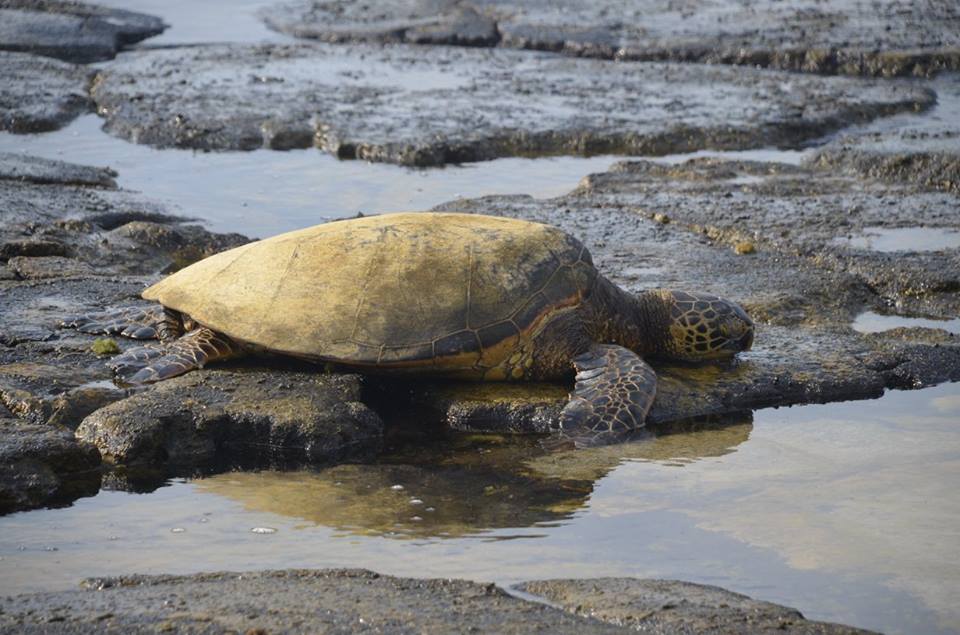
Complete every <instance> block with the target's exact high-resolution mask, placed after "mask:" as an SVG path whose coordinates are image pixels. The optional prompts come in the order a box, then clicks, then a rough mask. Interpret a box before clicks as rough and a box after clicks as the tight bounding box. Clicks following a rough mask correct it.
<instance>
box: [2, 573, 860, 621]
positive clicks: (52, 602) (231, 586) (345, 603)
mask: <svg viewBox="0 0 960 635" xmlns="http://www.w3.org/2000/svg"><path fill="white" fill-rule="evenodd" d="M564 583H566V584H568V585H569V586H570V587H574V585H582V586H585V587H587V588H589V587H590V585H594V586H597V587H604V586H609V587H611V595H613V593H614V591H615V590H622V591H624V595H623V596H620V595H617V596H614V597H613V598H610V599H607V598H603V600H604V602H603V605H604V606H603V608H606V611H604V612H599V613H600V614H598V615H597V616H586V615H576V614H574V613H573V610H572V609H569V610H564V609H563V608H555V607H553V606H548V605H547V604H545V603H540V602H537V601H531V600H525V599H520V598H517V597H514V596H512V595H509V594H508V593H507V592H505V591H503V590H502V589H500V588H499V587H497V586H495V585H493V584H482V583H477V582H468V581H465V580H449V579H426V580H419V579H413V578H395V577H391V576H385V575H380V574H377V573H373V572H371V571H364V570H350V569H346V570H342V569H341V570H337V569H333V570H315V571H308V570H288V571H260V572H255V573H242V574H241V573H203V574H197V575H193V576H124V577H119V578H98V579H91V580H87V581H85V582H84V584H83V586H84V587H85V588H84V589H82V590H78V591H67V592H62V593H38V594H32V595H20V596H16V597H13V598H6V599H5V600H4V601H3V602H2V608H3V611H2V612H0V626H3V627H5V628H8V629H14V628H15V629H17V630H18V631H19V632H23V633H35V632H41V631H42V632H45V633H75V632H86V631H88V630H96V631H97V632H107V633H115V632H124V633H128V632H147V631H150V632H153V631H165V630H170V631H189V632H198V631H199V632H204V633H224V632H246V633H259V632H264V633H265V632H270V633H275V632H311V633H347V632H350V633H356V632H363V633H365V632H374V633H383V632H391V633H452V632H470V631H476V632H485V633H570V634H576V635H580V634H583V633H628V632H635V631H634V630H633V629H632V628H631V627H632V626H633V624H627V623H619V622H618V621H617V620H616V619H615V617H614V616H615V612H614V609H613V608H612V606H611V605H614V604H615V603H616V602H617V597H623V598H624V601H623V602H622V603H621V605H620V607H619V608H620V609H621V610H622V611H624V612H627V611H629V610H630V608H629V607H630V606H640V605H642V604H643V603H644V602H646V603H647V604H652V603H655V602H660V603H661V605H660V606H659V607H657V608H658V609H659V613H660V614H667V613H669V614H670V617H669V618H661V620H660V621H659V623H664V622H665V623H667V624H669V625H671V626H673V627H675V629H676V630H672V631H666V630H662V629H661V630H653V631H652V632H655V633H661V632H672V633H676V632H694V631H695V630H696V627H697V626H701V625H704V624H716V625H717V626H718V627H720V628H718V629H717V630H716V631H713V630H711V631H705V632H736V633H739V632H751V631H749V630H746V629H741V628H740V627H741V625H743V624H744V623H745V625H746V626H749V625H760V624H762V625H764V626H766V625H767V624H773V623H774V620H776V619H777V618H776V617H775V616H782V620H781V624H782V625H783V629H784V630H783V631H782V632H787V633H824V634H826V633H862V632H864V631H859V630H857V629H852V628H846V627H840V626H838V625H833V624H823V623H819V622H806V621H805V620H804V619H803V617H802V616H801V615H800V614H799V613H798V612H797V611H794V610H792V609H787V608H785V607H779V606H777V605H773V604H768V603H765V602H755V601H752V600H750V599H749V598H746V597H745V596H742V595H737V594H734V593H728V592H726V591H723V590H721V589H715V588H712V587H702V586H699V585H684V584H682V583H672V582H660V581H647V580H626V579H621V580H612V581H611V580H602V579H601V580H583V581H553V582H551V583H548V584H552V585H553V586H552V587H550V588H545V590H552V589H557V588H561V586H560V585H561V584H564ZM528 584H531V585H532V584H536V583H528ZM614 585H616V587H615V588H614ZM538 588H539V587H538ZM584 595H586V594H584ZM721 596H722V597H724V598H727V599H729V600H730V601H731V602H734V604H733V605H732V606H727V607H724V606H720V605H719V603H718V602H717V600H718V599H719V598H720V597H721ZM534 599H535V598H534ZM598 604H599V603H598ZM664 605H672V606H673V607H675V608H673V609H672V610H668V609H664V608H663V607H664ZM750 611H755V612H757V613H759V614H755V615H753V616H752V617H753V619H752V620H751V619H750V617H748V615H747V613H748V612H750ZM761 611H762V613H760V612H761ZM738 618H739V619H738ZM650 622H651V623H657V622H655V621H654V620H650ZM645 625H646V624H645ZM724 626H727V627H731V628H733V629H736V630H725V631H724V630H723V627H724ZM752 632H767V631H752ZM771 632H772V631H771Z"/></svg>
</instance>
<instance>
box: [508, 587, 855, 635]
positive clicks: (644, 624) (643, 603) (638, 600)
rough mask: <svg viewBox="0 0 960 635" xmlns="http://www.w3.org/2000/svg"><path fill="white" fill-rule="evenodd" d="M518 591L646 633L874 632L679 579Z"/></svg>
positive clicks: (812, 633)
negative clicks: (820, 620)
mask: <svg viewBox="0 0 960 635" xmlns="http://www.w3.org/2000/svg"><path fill="white" fill-rule="evenodd" d="M516 588H518V589H520V590H521V591H523V592H525V593H530V594H532V595H535V596H539V597H543V598H545V599H547V600H549V601H550V602H552V603H554V604H556V605H559V606H561V607H562V608H564V609H565V610H567V611H570V612H572V613H575V614H577V615H585V616H587V615H588V616H590V617H593V618H596V619H600V620H603V621H605V622H612V623H614V624H621V625H623V626H625V627H628V628H630V629H631V630H634V631H641V632H644V633H656V634H660V633H662V634H664V635H666V634H671V635H672V634H674V633H751V634H752V633H769V634H770V635H773V634H775V633H797V634H798V635H799V634H801V633H803V634H809V635H819V634H822V635H828V634H831V633H834V634H836V635H842V634H851V635H852V634H854V633H869V632H872V631H865V630H861V629H859V628H853V627H851V626H843V625H841V624H831V623H828V622H812V621H808V620H806V619H805V618H804V617H803V615H802V614H801V613H800V611H797V610H796V609H791V608H788V607H785V606H781V605H779V604H772V603H770V602H761V601H758V600H754V599H752V598H749V597H747V596H746V595H741V594H739V593H732V592H730V591H727V590H726V589H721V588H719V587H715V586H706V585H702V584H692V583H690V582H679V581H676V580H636V579H633V578H600V579H596V580H537V581H534V582H524V583H522V584H519V585H517V587H516Z"/></svg>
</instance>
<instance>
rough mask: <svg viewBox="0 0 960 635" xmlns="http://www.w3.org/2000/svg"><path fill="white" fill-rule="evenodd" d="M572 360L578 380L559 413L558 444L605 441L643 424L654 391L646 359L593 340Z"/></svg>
mask: <svg viewBox="0 0 960 635" xmlns="http://www.w3.org/2000/svg"><path fill="white" fill-rule="evenodd" d="M573 364H574V366H575V367H576V369H577V378H576V381H577V383H576V386H574V389H573V393H571V395H570V401H569V402H568V403H567V405H566V406H564V408H563V411H562V412H561V413H560V427H561V431H560V434H561V437H560V439H559V443H561V444H562V443H564V442H566V443H567V444H568V445H569V444H570V443H571V442H572V443H573V445H575V446H577V447H584V446H592V445H605V444H607V443H614V442H616V441H619V440H622V439H623V438H624V437H626V436H628V435H629V433H630V432H632V431H633V430H636V429H637V428H641V427H643V425H644V421H645V420H646V418H647V412H648V411H649V410H650V406H651V405H652V404H653V398H654V396H655V395H656V393H657V375H656V373H655V372H654V370H653V369H652V368H651V367H650V366H649V365H648V364H647V363H646V362H644V361H643V360H642V359H640V357H638V356H637V354H636V353H634V352H633V351H630V350H629V349H626V348H624V347H622V346H615V345H612V344H594V345H593V346H592V347H590V350H588V351H587V352H586V353H583V354H581V355H578V356H577V357H575V358H573Z"/></svg>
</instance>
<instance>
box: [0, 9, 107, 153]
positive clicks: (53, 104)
mask: <svg viewBox="0 0 960 635" xmlns="http://www.w3.org/2000/svg"><path fill="white" fill-rule="evenodd" d="M0 20H2V18H0ZM0 68H3V82H0V130H7V131H9V132H13V133H16V134H25V133H30V132H47V131H49V130H56V129H58V128H62V127H63V126H65V125H66V124H68V123H70V122H71V121H73V119H74V118H75V117H77V116H78V115H79V114H81V113H83V112H87V111H89V110H91V109H92V108H93V104H92V102H91V101H90V97H89V95H88V94H87V85H88V83H89V81H90V78H91V77H92V76H93V72H92V71H90V70H89V69H86V68H83V67H80V66H74V65H73V64H67V63H65V62H58V61H56V60H51V59H47V58H43V57H36V56H34V55H28V54H26V53H12V52H8V51H0Z"/></svg>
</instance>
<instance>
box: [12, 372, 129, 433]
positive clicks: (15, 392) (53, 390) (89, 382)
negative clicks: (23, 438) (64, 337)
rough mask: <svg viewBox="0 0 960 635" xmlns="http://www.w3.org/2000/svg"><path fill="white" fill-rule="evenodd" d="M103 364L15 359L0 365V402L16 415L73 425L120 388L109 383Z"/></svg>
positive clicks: (111, 398)
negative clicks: (83, 364)
mask: <svg viewBox="0 0 960 635" xmlns="http://www.w3.org/2000/svg"><path fill="white" fill-rule="evenodd" d="M109 380H110V372H109V370H108V369H106V368H104V367H102V366H101V367H99V368H95V367H85V368H78V367H76V366H73V365H71V364H69V363H64V362H63V361H61V363H59V364H49V363H39V362H28V361H27V362H16V363H13V364H5V365H0V403H2V404H3V405H4V406H6V408H7V409H8V410H9V411H10V412H12V413H13V414H15V415H16V416H18V417H21V418H23V419H26V420H29V421H32V422H34V423H50V424H55V425H62V426H65V427H67V428H71V429H74V428H76V427H77V426H78V425H80V422H81V421H83V418H84V417H86V416H87V415H88V414H90V413H91V412H93V411H94V410H96V409H98V408H100V407H101V406H105V405H107V404H108V403H111V402H113V401H116V400H118V399H122V398H123V397H124V396H125V395H124V393H123V391H121V390H119V389H118V388H116V387H114V386H113V385H112V384H111V383H110V381H109Z"/></svg>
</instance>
